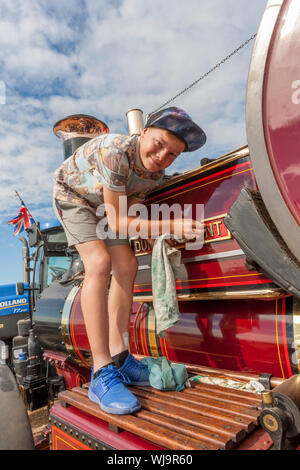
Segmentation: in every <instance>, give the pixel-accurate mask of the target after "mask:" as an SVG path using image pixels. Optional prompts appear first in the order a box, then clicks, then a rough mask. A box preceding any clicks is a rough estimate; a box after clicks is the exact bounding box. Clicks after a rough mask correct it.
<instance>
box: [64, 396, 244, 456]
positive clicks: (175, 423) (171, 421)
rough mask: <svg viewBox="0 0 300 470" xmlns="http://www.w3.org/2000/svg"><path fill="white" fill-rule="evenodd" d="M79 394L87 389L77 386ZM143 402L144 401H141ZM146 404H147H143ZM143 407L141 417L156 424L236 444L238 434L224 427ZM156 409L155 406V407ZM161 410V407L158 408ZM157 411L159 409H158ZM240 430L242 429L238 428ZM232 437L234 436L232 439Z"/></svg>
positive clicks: (222, 445)
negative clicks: (212, 426) (207, 424)
mask: <svg viewBox="0 0 300 470" xmlns="http://www.w3.org/2000/svg"><path fill="white" fill-rule="evenodd" d="M73 390H74V391H75V390H76V392H77V393H78V394H81V395H84V396H86V395H87V393H86V391H85V390H83V389H80V388H76V389H73ZM141 404H142V403H141ZM143 405H145V406H143ZM143 405H142V406H143V408H142V410H141V411H140V412H139V417H142V418H143V419H145V420H147V421H151V422H153V423H156V424H160V425H161V423H162V422H163V423H164V426H165V427H168V428H169V429H172V430H173V431H176V432H178V433H181V434H186V435H187V436H190V437H194V438H196V439H200V440H204V441H208V442H212V443H213V444H214V445H217V446H219V448H220V449H232V448H233V446H234V441H236V435H235V434H233V433H229V432H228V431H225V432H224V431H223V430H222V428H221V427H220V428H216V429H212V430H211V429H208V428H203V427H202V426H201V421H199V420H197V426H195V425H193V424H192V423H190V422H184V421H182V420H181V419H180V417H178V416H176V417H175V418H173V417H170V416H169V411H167V413H166V414H165V415H163V414H159V413H157V412H156V413H153V412H149V411H146V407H147V405H146V403H144V402H143ZM154 409H155V407H154ZM158 410H159V408H158ZM156 411H157V409H156ZM237 431H238V432H239V431H240V429H238V430H237ZM245 436H246V433H245V432H244V431H243V432H242V433H241V432H239V438H240V439H242V438H243V437H245ZM231 437H234V441H233V439H231Z"/></svg>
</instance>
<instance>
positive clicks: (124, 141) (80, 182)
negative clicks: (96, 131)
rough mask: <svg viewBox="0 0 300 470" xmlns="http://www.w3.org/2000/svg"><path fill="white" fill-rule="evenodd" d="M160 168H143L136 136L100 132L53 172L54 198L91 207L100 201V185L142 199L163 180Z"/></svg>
mask: <svg viewBox="0 0 300 470" xmlns="http://www.w3.org/2000/svg"><path fill="white" fill-rule="evenodd" d="M163 177H164V171H157V172H154V173H152V172H150V171H148V170H146V169H145V168H144V167H143V165H142V163H141V161H140V156H139V137H138V136H133V137H129V136H127V135H121V134H103V135H100V136H98V137H95V138H94V139H92V140H89V141H88V142H86V143H85V144H84V145H82V146H81V147H79V148H78V149H77V150H76V151H75V152H74V153H73V155H71V156H70V157H69V158H68V159H67V160H65V161H64V162H63V164H62V165H61V166H60V167H59V168H58V169H57V170H56V171H55V173H54V180H55V183H54V191H53V196H54V198H55V199H58V200H61V201H67V202H71V203H73V204H80V205H83V206H92V207H94V208H97V207H98V206H99V205H100V204H103V202H104V200H103V186H105V187H107V188H108V189H110V190H112V191H119V192H125V193H126V194H127V197H129V196H133V197H134V198H136V199H138V200H139V201H143V200H144V199H145V197H146V194H147V193H148V192H149V191H151V190H152V189H153V188H154V187H155V186H157V185H159V184H160V183H161V182H162V181H163Z"/></svg>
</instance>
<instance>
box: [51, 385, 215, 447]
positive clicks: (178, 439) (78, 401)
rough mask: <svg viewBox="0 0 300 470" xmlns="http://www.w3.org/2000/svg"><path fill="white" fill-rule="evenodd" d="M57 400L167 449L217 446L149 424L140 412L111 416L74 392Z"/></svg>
mask: <svg viewBox="0 0 300 470" xmlns="http://www.w3.org/2000/svg"><path fill="white" fill-rule="evenodd" d="M59 399H61V400H63V401H65V402H67V403H69V404H70V405H72V406H75V407H76V408H79V409H81V410H82V411H84V412H86V413H90V414H91V415H93V416H96V417H97V418H100V419H102V420H104V421H106V422H108V423H110V424H113V425H116V426H118V427H121V428H123V429H125V430H127V431H130V432H132V433H135V434H137V435H139V436H140V437H143V438H144V439H147V440H149V441H150V442H153V443H155V444H158V445H160V446H162V447H166V448H167V449H177V450H216V449H218V446H216V445H213V444H212V443H208V442H207V441H201V440H198V439H197V440H196V439H194V438H191V437H189V436H187V435H184V434H178V433H177V432H174V431H172V430H170V429H168V428H166V427H164V426H162V425H160V426H158V425H157V424H154V423H151V422H149V421H146V420H143V419H142V418H141V416H142V411H139V412H137V413H134V414H130V415H113V414H108V413H105V412H104V411H102V410H101V408H100V407H99V406H98V405H97V404H96V403H93V402H92V401H91V400H89V398H88V396H87V395H83V394H80V393H77V392H76V391H70V390H66V391H64V392H61V393H60V394H59Z"/></svg>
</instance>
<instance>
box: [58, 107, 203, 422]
mask: <svg viewBox="0 0 300 470" xmlns="http://www.w3.org/2000/svg"><path fill="white" fill-rule="evenodd" d="M205 141H206V136H205V133H204V132H203V131H202V129H201V128H200V127H198V126H197V125H196V124H195V123H194V122H193V121H192V120H191V118H190V117H189V116H188V115H187V114H186V113H185V112H184V111H183V110H181V109H179V108H176V107H170V108H166V109H164V110H162V111H159V112H157V113H155V114H152V115H151V116H150V119H148V121H147V123H146V127H145V129H144V130H143V131H142V133H141V136H133V137H128V136H124V135H119V134H104V135H100V136H98V137H96V138H94V139H92V140H90V141H89V142H87V143H86V144H84V145H83V146H81V147H80V148H79V149H77V150H76V151H75V152H74V154H73V155H72V156H71V157H69V158H68V159H67V160H65V162H64V163H63V164H62V165H61V166H60V168H58V170H56V172H55V174H54V178H55V185H54V208H55V212H56V214H57V216H58V218H59V219H60V220H61V223H62V226H63V227H64V230H65V232H66V236H67V239H68V244H69V246H75V248H76V249H77V251H78V253H79V255H80V256H81V259H82V261H83V264H84V268H85V277H84V282H83V286H82V291H81V308H82V312H83V316H84V321H85V326H86V331H87V335H88V339H89V343H90V347H91V353H92V357H93V368H92V377H91V385H90V389H89V398H90V399H91V400H92V401H94V402H96V403H98V404H99V405H100V407H101V408H102V409H103V410H104V411H106V412H108V413H113V414H127V413H133V412H135V411H137V410H138V409H140V404H139V401H138V400H137V398H136V397H135V396H134V395H133V394H132V393H131V392H130V391H129V390H128V389H127V388H126V386H125V384H130V385H149V372H148V370H147V368H146V367H145V366H144V365H143V364H141V363H140V362H139V361H137V360H136V359H135V358H134V357H133V356H132V355H131V354H130V353H129V352H128V350H127V347H126V345H125V342H124V333H125V334H126V333H127V332H128V329H129V320H130V314H131V307H132V295H133V282H134V279H135V276H136V272H137V262H136V259H135V256H134V253H133V252H132V250H131V248H130V245H129V243H128V239H127V238H126V236H127V235H128V227H129V225H130V223H131V222H133V221H134V220H136V219H137V218H135V217H131V216H128V213H127V212H126V213H124V211H122V210H121V204H120V201H121V198H120V196H123V197H126V198H127V206H128V207H130V205H132V204H133V203H138V202H142V201H143V200H144V199H145V197H146V193H147V192H149V191H150V190H151V189H153V188H154V187H155V186H157V185H159V184H160V183H161V182H162V180H163V175H164V170H165V168H167V167H168V166H169V165H171V163H173V161H174V160H175V159H176V158H177V157H178V156H179V155H180V153H181V152H186V151H194V150H196V149H198V148H200V147H201V146H202V145H204V143H205ZM103 204H104V206H105V209H106V213H107V220H108V223H109V226H110V229H111V231H112V232H113V233H114V234H116V236H115V237H114V238H105V236H104V235H103V233H102V234H101V233H99V230H96V227H97V224H98V223H99V220H100V219H101V217H102V218H103V217H104V215H102V216H101V217H99V216H97V214H96V211H97V207H99V206H102V205H103ZM112 209H114V210H112ZM98 214H99V211H98ZM168 222H169V223H170V231H171V233H173V234H175V235H178V236H179V237H185V238H193V237H195V235H196V236H197V235H200V234H201V231H202V228H201V224H200V223H199V222H197V221H191V224H186V225H189V226H190V227H191V228H189V229H185V232H184V233H182V220H181V219H180V220H178V219H177V220H170V221H168ZM139 225H140V231H141V232H144V233H146V234H149V238H151V234H152V235H153V234H156V235H160V234H162V233H163V231H164V230H163V225H162V222H161V221H159V220H154V221H153V220H152V221H151V220H146V219H141V220H139ZM100 232H101V231H100ZM102 235H103V236H102ZM120 236H121V238H120ZM122 237H123V238H122ZM111 273H112V277H111V282H110V287H109V295H108V297H107V289H108V283H109V280H110V274H111Z"/></svg>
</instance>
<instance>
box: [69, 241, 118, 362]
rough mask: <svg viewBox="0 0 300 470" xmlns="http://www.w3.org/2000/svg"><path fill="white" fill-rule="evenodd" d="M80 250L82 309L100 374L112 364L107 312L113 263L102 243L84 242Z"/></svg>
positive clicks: (94, 360)
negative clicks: (101, 369)
mask: <svg viewBox="0 0 300 470" xmlns="http://www.w3.org/2000/svg"><path fill="white" fill-rule="evenodd" d="M76 249H77V250H78V252H79V254H80V256H81V259H82V261H83V264H84V268H85V277H84V281H83V285H82V289H81V308H82V313H83V317H84V322H85V327H86V331H87V336H88V339H89V343H90V347H91V353H92V356H93V362H94V370H95V371H96V370H98V369H99V368H100V367H103V366H104V365H106V364H109V363H111V362H112V358H111V355H110V351H109V333H108V331H109V329H108V312H107V287H108V281H109V277H110V270H111V261H110V255H109V253H108V251H107V248H106V246H105V243H104V242H103V241H102V240H93V241H89V242H85V243H80V244H78V245H76Z"/></svg>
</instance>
